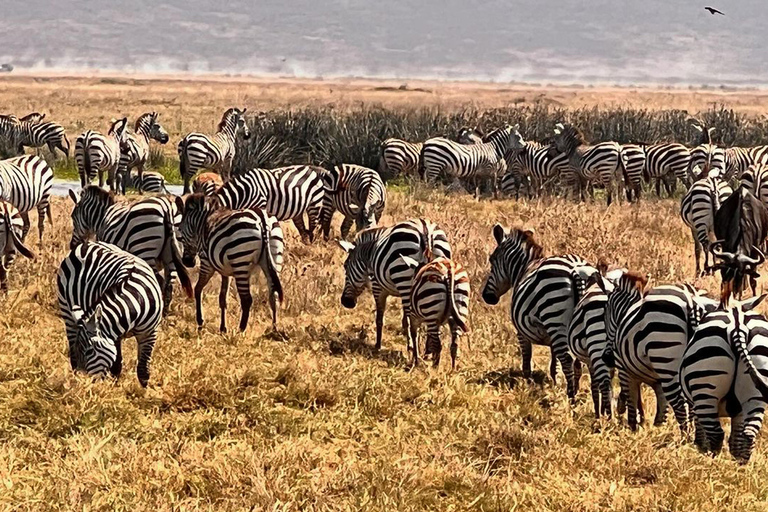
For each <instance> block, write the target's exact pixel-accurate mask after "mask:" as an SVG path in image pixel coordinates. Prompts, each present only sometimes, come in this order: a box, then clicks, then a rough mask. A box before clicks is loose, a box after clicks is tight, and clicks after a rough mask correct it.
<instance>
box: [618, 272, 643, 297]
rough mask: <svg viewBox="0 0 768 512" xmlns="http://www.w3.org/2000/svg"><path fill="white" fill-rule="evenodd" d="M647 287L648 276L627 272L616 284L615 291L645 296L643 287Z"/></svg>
mask: <svg viewBox="0 0 768 512" xmlns="http://www.w3.org/2000/svg"><path fill="white" fill-rule="evenodd" d="M646 286H648V276H644V275H643V274H641V273H639V272H634V271H627V272H625V273H624V274H623V275H622V276H621V277H620V278H619V280H618V281H617V282H616V288H615V289H616V290H617V291H622V292H624V293H630V294H637V295H638V296H640V297H642V296H644V295H645V287H646Z"/></svg>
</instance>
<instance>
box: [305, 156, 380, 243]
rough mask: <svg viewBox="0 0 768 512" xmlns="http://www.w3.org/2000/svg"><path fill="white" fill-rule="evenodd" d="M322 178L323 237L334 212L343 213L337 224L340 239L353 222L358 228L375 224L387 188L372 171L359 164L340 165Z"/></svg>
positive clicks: (345, 235)
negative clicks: (339, 226) (342, 217)
mask: <svg viewBox="0 0 768 512" xmlns="http://www.w3.org/2000/svg"><path fill="white" fill-rule="evenodd" d="M322 178H323V188H324V191H325V194H324V196H323V208H322V210H321V212H320V226H321V227H322V230H323V236H324V237H325V239H326V240H328V238H329V235H330V232H331V219H333V213H334V212H335V211H339V212H341V214H342V215H344V221H343V223H342V224H341V238H344V239H346V238H347V235H349V230H350V229H351V227H352V223H353V222H354V223H355V224H356V226H357V230H358V231H360V230H362V229H367V228H370V227H375V226H376V224H378V222H379V220H381V216H382V214H383V213H384V206H385V205H386V202H387V188H386V186H385V185H384V181H382V179H381V176H380V175H379V174H378V173H377V172H376V171H374V170H373V169H369V168H367V167H363V166H361V165H353V164H342V165H337V166H336V167H334V168H333V169H331V170H330V171H328V172H327V173H325V174H323V175H322Z"/></svg>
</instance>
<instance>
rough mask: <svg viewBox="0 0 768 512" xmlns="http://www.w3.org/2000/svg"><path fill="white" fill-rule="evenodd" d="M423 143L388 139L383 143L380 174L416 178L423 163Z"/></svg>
mask: <svg viewBox="0 0 768 512" xmlns="http://www.w3.org/2000/svg"><path fill="white" fill-rule="evenodd" d="M423 146H424V144H423V143H421V142H407V141H404V140H400V139H387V140H385V141H384V142H382V143H381V156H380V157H379V174H381V175H382V176H387V175H389V176H406V175H411V176H415V175H416V173H417V171H418V169H419V162H420V161H421V158H420V155H421V148H422V147H423Z"/></svg>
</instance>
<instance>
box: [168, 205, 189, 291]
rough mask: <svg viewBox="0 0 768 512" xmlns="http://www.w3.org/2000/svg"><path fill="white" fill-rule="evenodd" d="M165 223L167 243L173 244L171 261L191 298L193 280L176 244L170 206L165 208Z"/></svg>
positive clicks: (182, 285)
mask: <svg viewBox="0 0 768 512" xmlns="http://www.w3.org/2000/svg"><path fill="white" fill-rule="evenodd" d="M163 224H164V225H165V240H166V243H167V244H170V246H171V247H170V249H171V261H173V266H174V267H176V273H177V274H178V275H179V281H180V282H181V287H182V288H183V289H184V293H185V294H186V296H187V298H188V299H191V298H192V296H193V292H192V280H190V278H189V273H188V272H187V267H185V266H184V263H182V262H181V254H179V247H178V245H177V244H176V232H175V231H174V225H173V214H172V212H171V208H170V207H169V208H166V209H165V219H164V221H163Z"/></svg>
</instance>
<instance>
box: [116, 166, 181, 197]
mask: <svg viewBox="0 0 768 512" xmlns="http://www.w3.org/2000/svg"><path fill="white" fill-rule="evenodd" d="M117 186H118V188H119V189H121V190H122V192H123V194H125V189H126V188H128V187H130V188H134V189H136V190H140V191H142V192H149V193H151V194H170V192H169V191H168V187H166V186H165V176H163V175H162V174H160V173H159V172H152V171H144V173H143V174H141V175H140V174H139V171H131V172H130V173H118V175H117Z"/></svg>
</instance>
